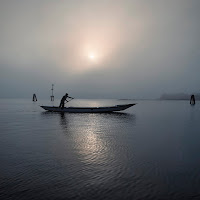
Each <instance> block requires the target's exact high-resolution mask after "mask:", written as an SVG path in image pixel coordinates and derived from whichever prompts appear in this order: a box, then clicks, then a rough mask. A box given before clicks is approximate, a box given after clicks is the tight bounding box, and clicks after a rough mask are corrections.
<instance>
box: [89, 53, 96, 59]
mask: <svg viewBox="0 0 200 200" xmlns="http://www.w3.org/2000/svg"><path fill="white" fill-rule="evenodd" d="M88 58H89V59H90V60H95V59H96V56H95V54H94V53H89V54H88Z"/></svg>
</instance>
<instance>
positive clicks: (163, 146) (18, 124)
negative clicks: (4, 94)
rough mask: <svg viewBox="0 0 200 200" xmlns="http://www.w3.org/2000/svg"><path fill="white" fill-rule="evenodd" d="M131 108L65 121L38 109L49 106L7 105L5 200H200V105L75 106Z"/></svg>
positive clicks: (3, 113) (1, 121) (0, 107)
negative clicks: (119, 111) (120, 111)
mask: <svg viewBox="0 0 200 200" xmlns="http://www.w3.org/2000/svg"><path fill="white" fill-rule="evenodd" d="M132 102H133V103H135V102H137V103H138V104H137V105H136V106H134V107H132V108H130V109H128V110H127V111H124V112H123V113H111V114H67V113H66V114H64V115H62V114H59V113H48V112H45V111H43V110H42V109H41V108H40V107H39V106H38V105H42V104H43V105H51V103H50V102H49V101H45V100H43V101H41V102H36V103H33V102H31V100H2V99H1V100H0V199H3V200H6V199H14V200H17V199H19V200H27V199H37V200H38V199H45V200H46V199H81V200H82V199H109V200H110V199H134V200H138V199H145V200H146V199H147V200H149V199H152V200H156V199H162V200H168V199H170V200H171V199H172V200H173V199H174V200H177V199H187V200H188V199H200V190H199V188H200V102H197V104H196V105H195V106H190V105H189V102H188V101H117V100H74V101H73V102H71V103H70V106H72V105H75V106H84V105H85V106H99V105H115V104H123V103H132ZM54 104H55V105H56V104H58V102H55V103H54Z"/></svg>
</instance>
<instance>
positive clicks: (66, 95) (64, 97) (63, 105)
mask: <svg viewBox="0 0 200 200" xmlns="http://www.w3.org/2000/svg"><path fill="white" fill-rule="evenodd" d="M67 98H71V99H73V98H72V97H70V96H68V94H67V93H66V94H65V95H64V96H63V97H62V99H61V101H60V105H59V108H62V109H63V108H64V107H65V101H67V102H68V100H67Z"/></svg>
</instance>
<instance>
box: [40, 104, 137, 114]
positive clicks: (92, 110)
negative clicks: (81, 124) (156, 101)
mask: <svg viewBox="0 0 200 200" xmlns="http://www.w3.org/2000/svg"><path fill="white" fill-rule="evenodd" d="M134 105H135V104H125V105H116V106H109V107H64V108H59V107H55V106H40V107H41V108H43V109H44V110H47V111H50V112H68V113H105V112H115V111H122V110H125V109H127V108H130V107H131V106H134Z"/></svg>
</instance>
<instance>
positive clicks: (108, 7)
mask: <svg viewBox="0 0 200 200" xmlns="http://www.w3.org/2000/svg"><path fill="white" fill-rule="evenodd" d="M199 10H200V1H199V0H0V86H1V87H0V97H1V98H31V97H32V94H33V93H36V95H37V96H38V98H40V97H41V98H49V95H50V89H51V84H52V83H54V84H55V96H56V98H60V97H61V96H62V95H64V94H65V93H66V92H68V93H69V94H70V95H71V96H74V97H76V98H157V97H159V96H160V95H161V94H162V93H177V92H178V93H179V92H185V93H189V94H190V93H193V92H200V12H199Z"/></svg>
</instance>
